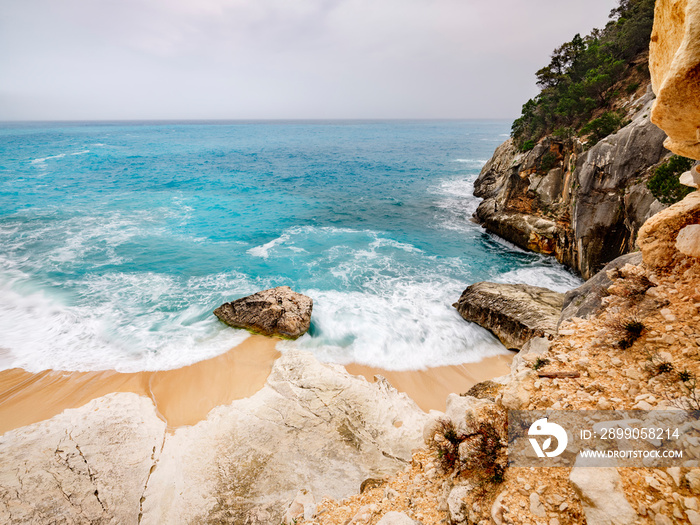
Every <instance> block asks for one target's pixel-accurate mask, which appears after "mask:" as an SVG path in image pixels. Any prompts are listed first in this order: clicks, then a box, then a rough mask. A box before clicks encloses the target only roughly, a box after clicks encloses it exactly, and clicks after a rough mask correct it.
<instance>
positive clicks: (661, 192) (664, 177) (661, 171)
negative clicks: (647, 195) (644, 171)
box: [647, 155, 694, 204]
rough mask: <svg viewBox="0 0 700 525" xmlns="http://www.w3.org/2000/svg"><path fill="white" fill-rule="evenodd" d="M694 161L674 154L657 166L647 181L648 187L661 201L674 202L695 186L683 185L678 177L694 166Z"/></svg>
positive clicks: (665, 202)
mask: <svg viewBox="0 0 700 525" xmlns="http://www.w3.org/2000/svg"><path fill="white" fill-rule="evenodd" d="M693 163H694V161H693V160H691V159H687V158H685V157H681V156H680V155H673V156H672V157H671V158H670V159H668V160H667V161H666V162H664V163H663V164H662V165H661V166H659V167H658V168H656V171H655V172H654V176H653V177H652V178H650V179H649V181H648V182H647V188H649V189H650V190H651V193H652V194H653V195H654V197H656V198H657V199H658V200H659V201H660V202H663V203H664V204H673V203H676V202H678V201H680V200H681V199H682V198H683V197H685V196H686V195H688V194H689V193H690V192H691V191H693V188H690V187H688V186H683V185H681V183H680V182H679V181H678V177H679V176H680V175H681V174H682V173H683V172H685V171H688V170H689V169H690V168H691V167H692V166H693Z"/></svg>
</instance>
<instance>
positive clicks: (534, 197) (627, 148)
mask: <svg viewBox="0 0 700 525" xmlns="http://www.w3.org/2000/svg"><path fill="white" fill-rule="evenodd" d="M652 99H653V94H652V93H651V92H650V91H649V92H647V94H646V95H645V96H644V97H642V98H641V99H639V100H636V101H633V102H630V105H629V108H628V109H629V110H630V112H632V111H633V108H636V113H634V114H633V117H632V121H631V123H630V124H628V125H627V126H625V127H624V128H622V129H621V130H619V131H618V132H617V133H615V134H613V135H610V136H608V137H607V138H605V139H603V140H602V141H601V142H599V143H598V144H596V145H595V146H593V147H592V148H591V149H590V150H588V151H584V150H583V146H582V144H581V143H580V142H579V141H578V140H577V139H570V140H567V141H564V140H558V139H555V138H553V137H546V138H544V139H543V140H542V141H540V143H539V144H537V145H536V146H535V148H534V149H532V150H531V151H529V152H527V153H520V152H519V151H517V149H516V148H515V147H514V145H513V143H512V140H508V141H506V142H505V143H504V144H502V145H501V146H499V147H498V148H497V149H496V152H495V153H494V155H493V157H492V158H491V159H490V160H489V162H487V163H486V165H485V166H484V168H483V169H482V171H481V174H480V175H479V177H478V179H477V180H476V182H475V183H474V195H476V196H477V197H482V198H483V199H484V201H483V202H482V203H481V204H480V205H479V207H478V208H477V211H476V214H475V215H476V218H477V219H478V220H479V221H480V222H481V224H482V225H483V226H484V227H485V228H486V229H488V230H489V231H492V232H493V233H496V234H497V235H499V236H501V237H503V238H504V239H507V240H509V241H510V242H513V243H514V244H516V245H518V246H520V247H522V248H525V249H529V250H533V251H536V252H540V253H544V254H549V255H554V256H556V258H557V260H558V261H560V262H562V263H564V264H566V265H568V266H570V267H571V268H573V269H575V270H576V271H578V272H579V273H580V274H581V275H582V276H583V277H584V278H586V279H588V278H590V277H591V276H593V275H594V274H595V273H596V272H598V271H599V270H600V269H601V268H602V267H603V266H604V265H605V264H606V263H608V262H610V261H612V260H613V259H615V258H616V257H618V256H620V255H622V254H624V253H627V252H629V251H632V250H633V249H634V241H635V238H636V235H637V231H638V230H639V228H640V227H641V225H642V224H643V223H644V221H645V220H646V219H648V218H649V217H650V216H652V215H653V214H654V213H656V212H658V211H660V210H661V209H663V208H664V205H662V204H661V203H659V202H658V201H657V200H656V199H655V198H654V196H653V195H652V194H651V192H650V191H649V190H648V189H647V187H646V184H645V181H646V179H647V178H648V177H649V176H650V175H651V172H652V170H653V168H654V167H655V166H656V165H658V164H659V163H660V162H662V161H663V160H664V159H665V158H666V157H667V156H668V155H669V153H668V152H667V151H666V150H665V149H664V147H663V140H664V133H663V132H662V131H661V130H660V129H658V128H657V127H656V126H655V125H654V124H652V123H651V122H650V121H649V112H650V106H651V102H652Z"/></svg>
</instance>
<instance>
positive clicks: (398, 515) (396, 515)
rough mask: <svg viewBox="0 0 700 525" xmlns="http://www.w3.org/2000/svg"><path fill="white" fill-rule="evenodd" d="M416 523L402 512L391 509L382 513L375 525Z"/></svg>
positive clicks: (414, 524) (412, 524) (408, 524)
mask: <svg viewBox="0 0 700 525" xmlns="http://www.w3.org/2000/svg"><path fill="white" fill-rule="evenodd" d="M417 523H418V522H417V521H414V520H412V519H411V518H409V517H408V516H407V515H406V514H404V513H403V512H396V511H394V510H392V511H389V512H387V513H386V514H384V516H382V519H380V520H379V521H378V522H377V525H416V524H417Z"/></svg>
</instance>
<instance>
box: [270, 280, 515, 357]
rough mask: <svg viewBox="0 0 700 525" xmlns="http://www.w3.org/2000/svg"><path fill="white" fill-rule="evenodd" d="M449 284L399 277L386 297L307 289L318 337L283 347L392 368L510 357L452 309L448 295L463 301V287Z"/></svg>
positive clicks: (380, 294)
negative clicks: (403, 279)
mask: <svg viewBox="0 0 700 525" xmlns="http://www.w3.org/2000/svg"><path fill="white" fill-rule="evenodd" d="M377 284H379V283H375V285H377ZM444 284H446V283H436V282H401V280H399V279H397V280H395V281H392V282H391V284H390V285H388V286H386V287H385V288H384V291H383V293H362V292H339V291H334V290H305V291H304V293H306V294H308V295H310V296H311V297H313V298H314V314H313V323H314V329H313V334H312V335H310V334H306V335H304V336H303V337H301V338H299V339H297V340H296V341H289V342H284V343H282V344H281V345H279V346H280V348H281V349H282V350H283V351H284V350H286V349H290V348H301V349H305V350H310V351H312V352H313V353H314V354H315V355H316V356H317V357H318V358H319V359H321V360H324V361H330V362H336V363H344V364H345V363H350V362H356V363H361V364H366V365H370V366H376V367H381V368H385V369H389V370H417V369H424V368H427V367H433V366H442V365H455V364H460V363H467V362H477V361H480V360H481V359H483V358H485V357H488V356H493V355H497V354H503V353H506V350H505V348H504V347H503V345H501V343H500V342H498V340H497V339H496V338H495V337H493V335H491V334H490V333H489V332H488V331H486V330H484V329H483V328H481V327H479V326H477V325H475V324H472V323H467V322H465V321H464V320H463V319H462V318H461V317H460V316H459V314H458V313H457V311H456V310H455V309H454V308H452V307H451V306H450V299H451V298H452V299H454V297H448V295H452V296H455V297H458V296H459V295H458V294H457V292H456V290H454V288H455V285H456V286H457V288H459V286H460V285H459V284H458V283H451V284H452V285H453V286H450V287H449V289H447V290H445V289H443V288H442V286H443V285H444ZM450 291H452V292H453V293H452V294H450ZM455 294H456V295H455Z"/></svg>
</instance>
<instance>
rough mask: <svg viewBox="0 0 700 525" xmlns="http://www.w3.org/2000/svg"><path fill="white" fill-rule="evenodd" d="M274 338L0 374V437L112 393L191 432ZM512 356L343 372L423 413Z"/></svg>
mask: <svg viewBox="0 0 700 525" xmlns="http://www.w3.org/2000/svg"><path fill="white" fill-rule="evenodd" d="M278 342H279V340H278V339H272V338H268V337H263V336H261V335H251V336H250V337H249V338H247V339H246V340H244V341H243V342H242V343H241V344H240V345H238V346H236V347H235V348H233V349H231V350H229V351H228V352H226V353H225V354H222V355H220V356H217V357H214V358H211V359H207V360H206V361H200V362H198V363H195V364H193V365H190V366H186V367H183V368H177V369H174V370H163V371H158V372H136V373H131V374H125V373H119V372H115V371H113V370H107V371H102V372H62V371H56V370H47V371H44V372H39V373H31V372H26V371H24V370H21V369H17V368H14V369H11V370H5V371H2V372H0V435H2V434H3V433H5V432H7V431H8V430H12V429H14V428H19V427H22V426H25V425H29V424H32V423H36V422H38V421H43V420H45V419H49V418H51V417H53V416H55V415H57V414H60V413H61V412H63V411H64V410H66V409H68V408H78V407H80V406H83V405H85V404H86V403H88V402H89V401H91V400H93V399H95V398H98V397H101V396H104V395H106V394H109V393H112V392H133V393H136V394H139V395H144V396H147V397H150V398H151V399H152V400H153V402H154V404H155V406H156V410H157V411H158V414H159V415H160V417H161V418H162V419H163V420H164V421H165V422H166V423H167V424H168V428H169V429H171V430H172V429H174V428H177V427H180V426H183V425H194V424H196V423H197V422H199V421H201V420H203V419H206V417H207V414H208V413H209V412H210V411H211V409H212V408H214V407H216V406H219V405H228V404H230V403H231V402H232V401H234V400H236V399H243V398H246V397H250V396H252V395H253V394H255V393H256V392H258V391H259V390H260V389H261V388H262V387H263V386H264V384H265V381H266V380H267V377H268V376H269V374H270V370H271V369H272V365H273V363H274V361H275V360H276V359H277V358H278V357H279V355H280V354H279V352H278V351H277V350H276V344H277V343H278ZM512 358H513V357H512V355H503V356H497V357H490V358H487V359H484V360H483V361H481V362H478V363H468V364H464V365H457V366H443V367H436V368H429V369H427V370H419V371H411V372H392V371H387V370H382V369H379V368H372V367H368V366H363V365H357V364H351V365H347V366H346V369H347V370H348V372H349V373H351V374H353V375H361V376H364V377H365V378H367V380H368V381H374V376H375V375H382V376H384V377H386V378H387V379H388V380H389V382H390V383H391V384H392V385H393V386H394V387H395V388H396V389H397V390H399V391H401V392H405V393H407V394H408V395H409V396H410V397H411V398H412V399H414V400H415V401H416V403H417V404H418V406H420V407H421V408H422V409H423V410H425V411H428V410H430V409H436V410H440V411H444V410H445V400H446V398H447V396H448V394H450V393H452V392H456V393H463V392H466V391H467V390H468V389H469V388H470V387H471V386H473V385H474V384H476V383H478V382H480V381H484V380H486V379H490V378H493V377H497V376H501V375H504V374H507V373H508V372H509V366H510V362H511V360H512Z"/></svg>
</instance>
